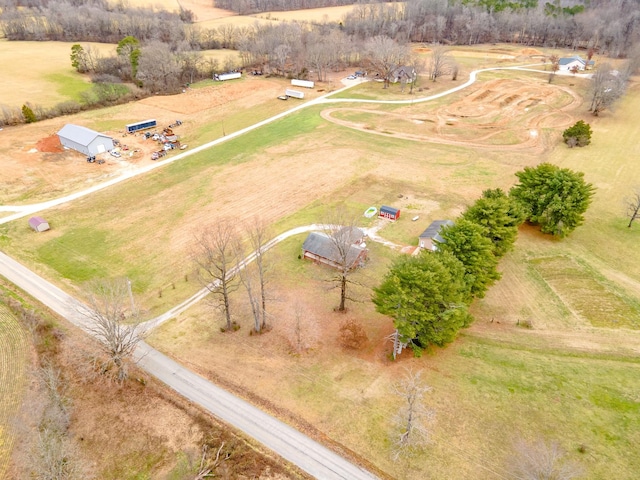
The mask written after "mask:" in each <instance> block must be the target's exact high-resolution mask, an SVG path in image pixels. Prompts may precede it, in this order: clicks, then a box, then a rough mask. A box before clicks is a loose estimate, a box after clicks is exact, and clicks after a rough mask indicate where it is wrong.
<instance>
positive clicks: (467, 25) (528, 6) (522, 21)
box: [341, 0, 640, 57]
mask: <svg viewBox="0 0 640 480" xmlns="http://www.w3.org/2000/svg"><path fill="white" fill-rule="evenodd" d="M558 3H559V2H558ZM554 5H555V2H554V4H550V3H549V2H547V3H546V4H542V3H541V2H537V1H535V0H521V1H516V2H504V1H502V0H454V1H449V0H408V1H407V2H406V3H404V4H395V3H394V4H366V5H358V6H356V7H355V8H354V10H353V12H351V13H349V14H347V15H346V16H345V18H344V20H343V22H342V25H341V28H343V29H344V31H345V32H346V33H347V34H350V35H354V36H356V37H357V38H360V39H365V38H370V37H372V36H375V35H386V36H388V37H390V38H394V39H396V40H398V41H400V42H428V43H443V44H455V45H462V44H466V45H473V44H479V43H495V42H505V43H520V44H523V45H530V46H544V47H554V48H555V47H563V48H571V49H577V48H585V49H587V48H589V47H592V48H595V49H597V50H598V51H600V52H601V53H605V54H607V55H610V56H613V57H621V56H625V55H626V54H627V53H628V52H629V50H630V49H631V48H632V47H633V46H634V45H636V44H637V43H638V41H639V40H640V22H639V19H640V5H639V4H638V3H637V2H632V1H628V0H613V1H603V0H597V1H591V2H589V3H585V5H584V6H583V7H584V8H580V9H567V10H565V9H562V8H560V7H557V8H556V7H555V6H554ZM549 6H550V7H549ZM581 6H582V5H581ZM551 7H554V8H551ZM558 8H559V10H558Z"/></svg>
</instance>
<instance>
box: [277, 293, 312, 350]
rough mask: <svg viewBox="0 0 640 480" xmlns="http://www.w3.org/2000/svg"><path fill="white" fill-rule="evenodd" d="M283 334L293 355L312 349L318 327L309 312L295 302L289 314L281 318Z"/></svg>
mask: <svg viewBox="0 0 640 480" xmlns="http://www.w3.org/2000/svg"><path fill="white" fill-rule="evenodd" d="M280 323H282V328H283V329H284V334H285V336H286V338H287V340H288V341H289V344H290V345H291V348H292V349H293V351H294V352H295V353H298V354H300V353H303V352H305V351H307V350H309V349H310V348H313V347H314V346H315V345H316V343H317V342H318V326H317V324H316V319H315V318H313V316H312V315H311V313H310V312H309V310H308V309H307V308H306V307H305V306H304V305H302V304H301V303H300V302H299V301H297V300H296V301H295V302H294V304H293V308H292V309H291V314H290V316H289V317H288V318H283V319H282V321H281V322H278V325H279V324H280Z"/></svg>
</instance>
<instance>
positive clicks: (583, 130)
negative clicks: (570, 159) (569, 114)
mask: <svg viewBox="0 0 640 480" xmlns="http://www.w3.org/2000/svg"><path fill="white" fill-rule="evenodd" d="M562 138H564V143H566V144H567V145H569V147H570V148H572V147H575V146H578V147H585V146H587V145H589V144H590V143H591V126H590V125H589V124H588V123H585V122H583V121H582V120H578V121H577V122H576V124H575V125H574V126H572V127H569V128H567V129H566V130H565V131H564V132H563V133H562Z"/></svg>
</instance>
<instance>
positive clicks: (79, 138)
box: [58, 123, 113, 157]
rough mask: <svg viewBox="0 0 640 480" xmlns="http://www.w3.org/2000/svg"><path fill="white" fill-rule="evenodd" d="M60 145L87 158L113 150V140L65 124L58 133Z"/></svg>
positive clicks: (92, 131) (85, 129)
mask: <svg viewBox="0 0 640 480" xmlns="http://www.w3.org/2000/svg"><path fill="white" fill-rule="evenodd" d="M58 138H60V143H61V144H62V146H63V147H65V148H71V149H73V150H76V151H78V152H80V153H83V154H85V155H87V156H89V157H92V156H96V155H98V154H99V153H105V152H107V151H109V150H113V139H112V138H111V137H109V136H107V135H104V134H102V133H100V132H96V131H95V130H91V129H89V128H86V127H81V126H80V125H73V124H71V123H68V124H66V125H65V126H64V127H62V129H60V131H59V132H58Z"/></svg>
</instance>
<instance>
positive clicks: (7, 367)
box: [0, 303, 30, 478]
mask: <svg viewBox="0 0 640 480" xmlns="http://www.w3.org/2000/svg"><path fill="white" fill-rule="evenodd" d="M29 355H30V345H29V339H28V335H27V332H26V331H25V330H24V329H23V328H22V326H21V325H20V323H19V322H18V320H17V319H16V318H15V317H14V316H13V314H12V313H11V312H10V311H9V309H8V308H7V307H6V306H5V305H4V304H2V303H0V398H1V399H2V401H1V402H0V478H5V474H6V471H7V467H8V465H9V459H10V457H11V451H12V447H13V443H14V440H15V437H14V432H13V431H12V430H13V422H14V421H15V416H16V415H17V413H18V411H19V410H20V404H21V403H22V399H23V397H24V394H25V387H26V380H27V378H26V375H27V365H28V361H29Z"/></svg>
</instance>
